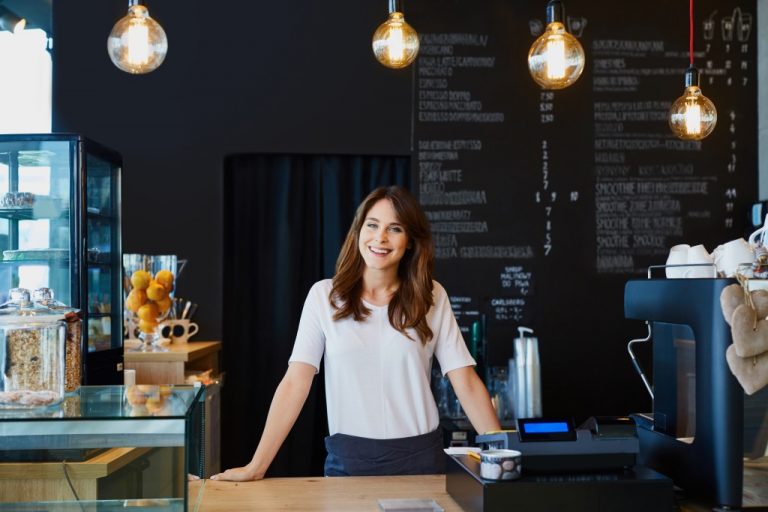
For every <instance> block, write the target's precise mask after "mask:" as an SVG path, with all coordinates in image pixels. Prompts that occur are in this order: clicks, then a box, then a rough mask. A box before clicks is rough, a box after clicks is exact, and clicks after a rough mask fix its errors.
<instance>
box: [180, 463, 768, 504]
mask: <svg viewBox="0 0 768 512" xmlns="http://www.w3.org/2000/svg"><path fill="white" fill-rule="evenodd" d="M750 466H752V465H750ZM754 468H757V470H760V471H762V473H760V475H759V481H760V482H761V483H760V485H759V486H758V487H759V489H753V491H758V492H759V491H760V489H763V490H765V487H766V481H765V471H768V464H757V465H754ZM747 480H749V478H748V479H747ZM753 484H754V482H753ZM201 486H202V487H203V488H202V493H201V492H200V491H201V489H200V487H201ZM747 487H749V483H748V484H747ZM189 496H190V503H189V510H193V511H197V512H230V511H233V512H237V511H240V510H242V511H245V510H256V511H264V512H267V511H269V512H274V511H275V510H301V511H304V512H314V511H317V512H323V511H326V512H336V511H338V512H344V511H350V512H352V511H355V512H366V511H368V512H380V508H379V504H378V500H380V499H393V498H395V499H396V498H400V499H406V498H412V499H427V500H430V499H431V500H435V501H436V502H437V504H438V505H440V506H441V507H442V508H443V509H444V510H445V512H462V508H461V507H460V506H459V505H458V504H457V503H456V502H455V501H454V500H453V498H451V496H450V495H449V494H448V493H447V492H446V490H445V475H417V476H358V477H336V478H326V477H304V478H267V479H265V480H260V481H258V482H217V481H214V480H198V481H195V482H190V483H189ZM677 505H678V507H679V509H680V510H681V511H683V512H708V511H710V510H712V507H711V506H706V505H705V504H702V503H698V502H696V501H694V500H686V499H683V498H682V497H681V496H677ZM745 505H752V504H751V503H748V502H745Z"/></svg>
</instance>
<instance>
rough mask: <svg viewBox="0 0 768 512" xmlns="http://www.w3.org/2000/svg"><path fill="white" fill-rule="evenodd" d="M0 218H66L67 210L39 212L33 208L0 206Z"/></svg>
mask: <svg viewBox="0 0 768 512" xmlns="http://www.w3.org/2000/svg"><path fill="white" fill-rule="evenodd" d="M0 218H2V219H8V220H37V219H66V218H69V210H61V211H60V212H46V213H43V214H40V213H39V212H35V209H34V208H0Z"/></svg>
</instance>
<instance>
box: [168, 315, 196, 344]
mask: <svg viewBox="0 0 768 512" xmlns="http://www.w3.org/2000/svg"><path fill="white" fill-rule="evenodd" d="M198 329H199V327H198V325H197V324H196V323H195V322H190V321H189V320H187V319H183V320H166V321H165V322H163V323H162V324H160V333H161V334H162V335H163V338H170V340H171V342H172V343H186V342H187V341H189V338H191V337H192V336H194V335H195V334H197V331H198Z"/></svg>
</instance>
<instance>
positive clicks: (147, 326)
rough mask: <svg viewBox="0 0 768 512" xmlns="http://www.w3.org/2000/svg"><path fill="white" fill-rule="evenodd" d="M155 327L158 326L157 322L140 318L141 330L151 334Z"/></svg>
mask: <svg viewBox="0 0 768 512" xmlns="http://www.w3.org/2000/svg"><path fill="white" fill-rule="evenodd" d="M155 328H157V322H155V321H150V322H147V321H146V320H139V330H140V331H141V332H143V333H146V334H151V333H153V332H155Z"/></svg>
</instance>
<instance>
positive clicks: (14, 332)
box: [0, 288, 66, 409]
mask: <svg viewBox="0 0 768 512" xmlns="http://www.w3.org/2000/svg"><path fill="white" fill-rule="evenodd" d="M9 295H10V300H9V301H8V302H6V303H5V304H3V305H2V306H0V370H1V374H0V376H1V377H2V379H0V408H3V409H9V408H14V409H15V408H19V409H26V408H33V407H45V406H49V405H52V404H56V403H59V402H61V400H62V399H63V397H64V340H65V337H66V327H65V325H64V315H63V314H62V313H61V312H57V311H55V310H52V309H50V308H47V307H45V306H41V305H38V304H34V303H33V302H32V301H31V300H30V296H29V291H28V290H25V289H23V288H14V289H13V290H11V291H10V293H9Z"/></svg>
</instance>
